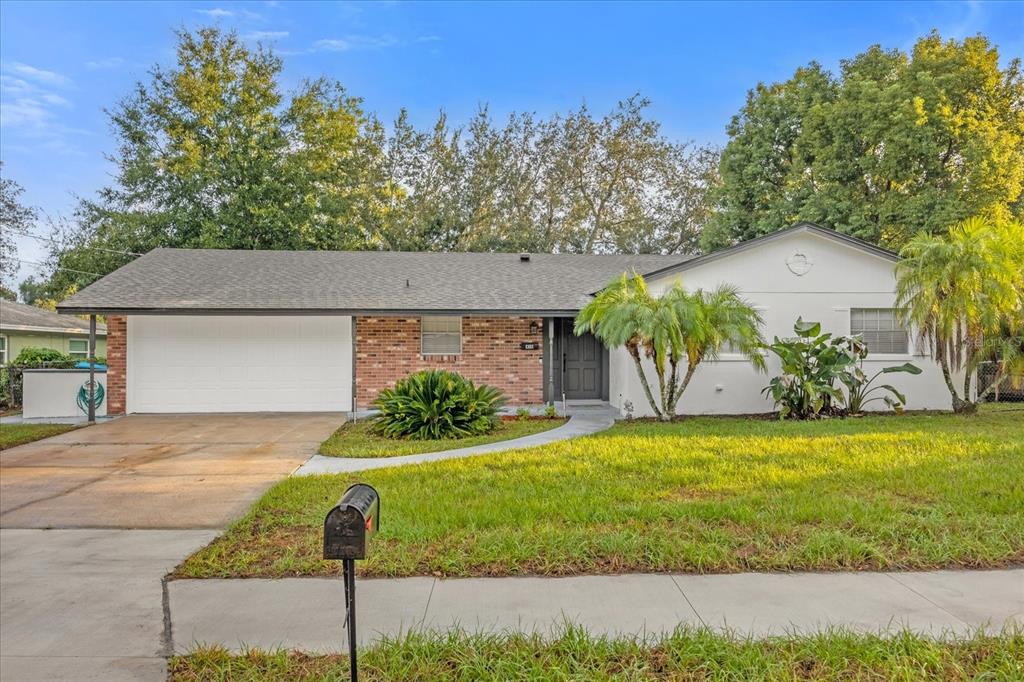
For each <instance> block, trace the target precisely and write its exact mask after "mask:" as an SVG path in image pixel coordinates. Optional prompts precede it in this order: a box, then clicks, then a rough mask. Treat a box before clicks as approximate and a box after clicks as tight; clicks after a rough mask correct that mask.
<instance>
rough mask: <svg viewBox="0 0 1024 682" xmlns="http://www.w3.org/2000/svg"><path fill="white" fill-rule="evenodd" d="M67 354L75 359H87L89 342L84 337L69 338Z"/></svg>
mask: <svg viewBox="0 0 1024 682" xmlns="http://www.w3.org/2000/svg"><path fill="white" fill-rule="evenodd" d="M68 355H70V356H71V357H73V358H75V359H76V360H88V359H89V342H88V341H87V340H85V339H71V340H69V341H68Z"/></svg>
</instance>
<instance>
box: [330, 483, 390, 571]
mask: <svg viewBox="0 0 1024 682" xmlns="http://www.w3.org/2000/svg"><path fill="white" fill-rule="evenodd" d="M378 528H380V495H378V494H377V491H376V490H374V489H373V487H372V486H369V485H366V484H365V483H356V484H355V485H353V486H349V489H348V490H346V491H345V494H344V495H342V496H341V500H340V501H339V502H338V504H336V505H335V506H334V508H333V509H331V511H329V512H328V513H327V518H325V519H324V559H365V558H366V547H367V543H368V542H369V540H370V538H372V537H373V536H374V535H375V534H376V533H377V529H378Z"/></svg>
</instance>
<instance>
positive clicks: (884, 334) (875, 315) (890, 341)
mask: <svg viewBox="0 0 1024 682" xmlns="http://www.w3.org/2000/svg"><path fill="white" fill-rule="evenodd" d="M850 333H851V334H860V335H861V336H862V337H863V338H864V343H866V344H867V346H868V352H869V353H896V354H900V355H902V354H905V353H908V352H909V349H908V346H909V344H908V342H907V330H906V329H904V328H903V325H901V324H900V321H899V319H897V317H896V314H895V313H894V312H893V311H892V310H890V309H888V308H853V309H851V310H850Z"/></svg>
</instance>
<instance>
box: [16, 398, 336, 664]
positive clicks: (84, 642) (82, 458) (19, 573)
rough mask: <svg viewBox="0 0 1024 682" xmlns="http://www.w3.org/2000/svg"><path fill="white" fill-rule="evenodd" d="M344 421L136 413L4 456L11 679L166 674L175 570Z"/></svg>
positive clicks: (325, 417) (293, 416) (287, 416)
mask: <svg viewBox="0 0 1024 682" xmlns="http://www.w3.org/2000/svg"><path fill="white" fill-rule="evenodd" d="M343 420H344V415H341V414H259V415H256V414H244V415H243V414H231V415H223V414H221V415H174V416H130V417H122V418H121V419H117V420H114V421H111V422H107V423H103V424H99V425H96V426H90V427H88V428H85V429H79V430H77V431H72V432H69V433H66V434H63V435H60V436H56V437H54V438H49V439H47V440H45V441H39V442H36V443H31V444H29V445H23V446H20V447H17V448H11V449H10V450H4V451H3V452H0V527H2V530H0V680H3V681H4V682H6V680H104V681H105V682H109V681H111V680H154V682H156V681H157V680H163V679H165V677H166V661H165V657H166V656H169V655H170V654H171V632H170V620H169V617H167V610H166V609H167V606H168V604H167V600H166V592H165V590H164V586H163V582H162V579H163V576H164V575H166V574H167V572H168V571H170V570H171V569H173V568H174V567H175V566H176V565H177V564H178V563H180V562H181V560H182V559H184V558H185V557H186V556H188V555H189V554H190V553H191V552H193V551H195V550H197V549H199V548H200V547H202V546H203V545H205V544H206V543H208V542H210V541H211V540H212V539H213V538H214V537H216V535H217V531H216V530H213V529H219V528H223V527H224V526H226V525H227V524H229V523H230V522H231V521H233V520H234V519H236V518H238V517H239V516H241V515H242V514H243V513H244V512H245V510H246V509H247V508H248V507H249V505H250V504H251V503H252V502H253V501H254V500H255V499H256V498H258V497H259V496H260V494H262V492H263V491H264V490H266V489H267V488H268V487H270V486H271V485H272V484H274V483H275V482H277V481H279V480H281V479H283V478H284V477H286V476H287V475H288V474H289V473H290V472H291V471H292V470H293V469H295V467H297V466H298V465H299V464H301V463H302V462H303V461H305V460H306V459H307V458H308V457H309V456H310V455H312V454H313V453H315V452H316V449H317V446H318V445H319V444H320V442H321V441H323V440H324V439H325V438H326V437H327V436H328V435H329V434H330V433H331V432H332V431H333V430H334V429H335V428H337V427H338V425H339V424H341V422H342V421H343ZM41 529H50V530H41ZM58 529H60V530H58Z"/></svg>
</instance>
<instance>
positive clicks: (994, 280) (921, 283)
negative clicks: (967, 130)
mask: <svg viewBox="0 0 1024 682" xmlns="http://www.w3.org/2000/svg"><path fill="white" fill-rule="evenodd" d="M902 256H903V260H901V261H900V262H899V263H898V264H897V266H896V267H897V285H896V292H897V307H898V308H899V310H900V311H901V315H902V317H903V320H904V323H905V324H907V325H908V326H912V327H913V328H915V329H917V331H918V334H919V336H920V337H921V340H922V342H924V343H926V344H928V346H929V347H930V348H931V351H932V355H933V357H934V358H935V359H936V360H937V361H938V362H939V365H940V367H941V368H942V376H943V378H944V380H945V382H946V387H947V388H948V389H949V393H950V396H951V398H952V404H953V410H954V411H955V412H974V411H975V410H976V409H977V403H978V402H980V401H981V400H983V399H984V398H985V397H986V396H987V395H988V393H989V392H991V391H993V390H995V388H996V387H997V386H998V385H999V384H1000V383H1002V381H1003V380H1005V378H1006V376H1007V375H1008V372H1006V371H1004V370H1005V368H1007V367H1009V366H1011V365H1013V364H1014V363H1015V362H1017V361H1019V359H1020V355H1021V348H1022V344H1024V338H1022V335H1024V225H1022V224H1021V223H1020V222H1019V221H1013V220H1004V221H999V220H989V219H985V218H977V217H975V218H971V219H968V220H966V221H964V222H962V223H960V224H958V225H956V226H954V227H952V228H950V230H949V231H948V234H947V235H945V236H938V235H929V234H926V233H921V234H919V235H917V236H916V237H914V238H913V239H911V240H910V242H908V243H907V245H906V247H904V249H903V252H902ZM993 358H995V359H997V360H998V362H999V363H1000V364H999V370H1000V372H999V374H997V377H996V380H995V381H993V382H992V384H990V385H989V386H988V387H987V388H986V389H984V390H983V391H982V392H981V394H979V395H978V396H977V397H976V399H975V400H972V399H971V393H972V381H973V378H974V374H975V371H976V370H977V368H978V366H979V365H980V364H981V363H982V362H984V361H986V360H991V359H993ZM955 371H963V373H964V380H963V386H962V390H958V388H957V386H956V383H955V382H954V380H953V376H952V375H953V372H955Z"/></svg>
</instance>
